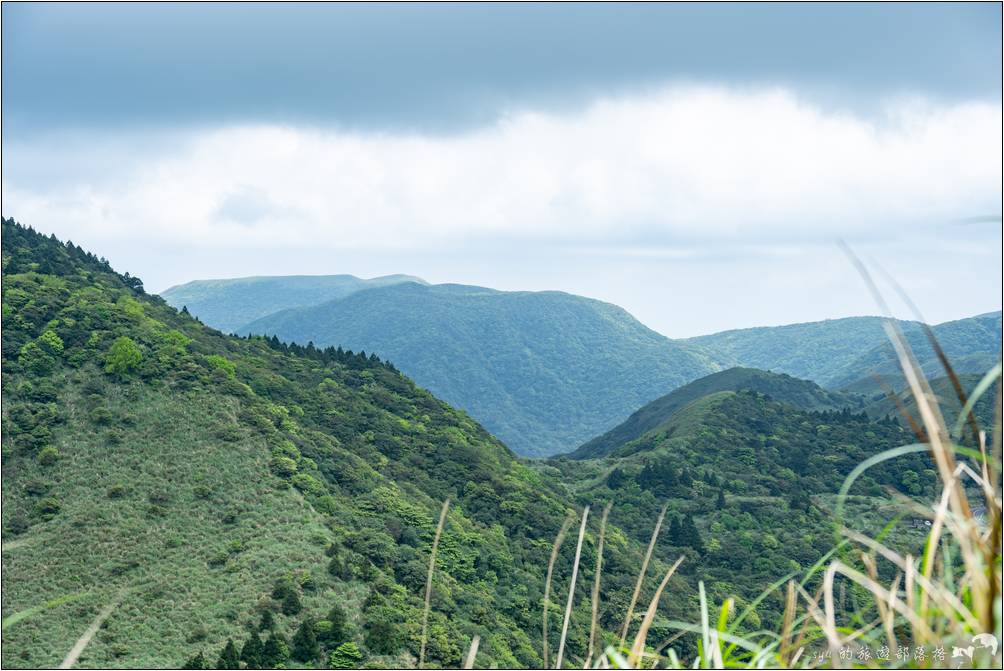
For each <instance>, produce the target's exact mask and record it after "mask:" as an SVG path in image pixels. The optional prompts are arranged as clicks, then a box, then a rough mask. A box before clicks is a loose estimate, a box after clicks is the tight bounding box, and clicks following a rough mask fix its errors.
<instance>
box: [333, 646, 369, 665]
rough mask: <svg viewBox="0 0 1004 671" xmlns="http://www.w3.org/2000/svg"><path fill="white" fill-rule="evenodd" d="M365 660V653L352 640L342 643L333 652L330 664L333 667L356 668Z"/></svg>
mask: <svg viewBox="0 0 1004 671" xmlns="http://www.w3.org/2000/svg"><path fill="white" fill-rule="evenodd" d="M362 661H363V653H361V652H359V646H358V645H356V644H355V643H353V642H352V641H347V642H345V643H342V644H341V645H340V646H338V647H337V648H335V651H334V652H332V653H331V659H329V660H328V665H329V666H331V668H333V669H354V668H356V667H357V666H359V663H360V662H362Z"/></svg>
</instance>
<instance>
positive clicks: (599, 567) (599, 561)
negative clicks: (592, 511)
mask: <svg viewBox="0 0 1004 671" xmlns="http://www.w3.org/2000/svg"><path fill="white" fill-rule="evenodd" d="M611 507H613V502H610V503H608V504H607V505H606V506H605V507H604V508H603V516H602V517H601V518H600V537H599V540H598V541H597V543H596V571H595V573H594V574H593V592H592V603H591V606H592V619H591V620H590V623H589V648H588V651H587V652H586V665H587V666H588V665H589V662H590V661H591V660H592V659H593V651H594V650H595V649H596V626H597V622H598V621H599V619H600V578H601V577H602V576H603V540H604V537H605V536H606V533H607V518H608V517H609V516H610V508H611Z"/></svg>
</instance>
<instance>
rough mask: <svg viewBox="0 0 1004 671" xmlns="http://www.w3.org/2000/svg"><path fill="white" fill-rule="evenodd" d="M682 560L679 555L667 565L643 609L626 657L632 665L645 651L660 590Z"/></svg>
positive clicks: (660, 593) (637, 661)
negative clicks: (643, 612)
mask: <svg viewBox="0 0 1004 671" xmlns="http://www.w3.org/2000/svg"><path fill="white" fill-rule="evenodd" d="M682 562H683V557H682V556H681V557H680V558H679V559H677V560H676V561H675V562H674V563H673V565H672V566H670V567H669V570H668V571H666V575H665V577H664V578H663V579H662V582H661V583H659V587H658V588H657V589H656V590H655V595H654V596H652V600H651V601H650V602H649V604H648V610H646V611H645V617H644V618H643V619H642V621H641V626H639V627H638V633H637V634H636V635H635V637H634V645H632V646H631V656H630V657H629V658H628V661H629V662H631V663H632V664H633V665H638V664H640V663H641V659H642V653H644V652H645V639H646V638H648V630H649V628H650V627H651V626H652V621H653V620H655V612H656V610H657V609H658V608H659V598H660V597H661V596H662V591H663V590H664V589H666V585H667V584H669V579H670V578H672V577H673V574H674V573H676V569H677V567H679V566H680V564H681V563H682Z"/></svg>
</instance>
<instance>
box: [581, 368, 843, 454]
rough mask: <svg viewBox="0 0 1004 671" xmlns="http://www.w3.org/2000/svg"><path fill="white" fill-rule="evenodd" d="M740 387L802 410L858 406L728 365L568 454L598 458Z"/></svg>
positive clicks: (804, 384) (812, 387)
mask: <svg viewBox="0 0 1004 671" xmlns="http://www.w3.org/2000/svg"><path fill="white" fill-rule="evenodd" d="M742 390H748V391H756V392H759V393H761V394H765V395H767V396H769V397H770V398H772V399H773V400H776V401H780V402H782V403H787V404H788V405H791V406H794V407H796V408H799V409H802V410H835V409H841V408H845V407H860V406H861V405H862V401H861V399H860V398H858V397H856V396H854V395H851V394H841V393H838V392H831V391H826V390H825V389H822V388H820V387H819V385H817V384H815V383H813V382H809V381H808V380H799V379H797V378H793V377H791V376H789V375H784V374H777V373H769V372H767V371H762V370H757V369H755V368H730V369H728V370H724V371H721V372H718V373H712V374H711V375H708V376H706V377H702V378H700V379H698V380H694V381H693V382H690V383H688V384H686V385H684V386H682V387H680V388H679V389H676V390H675V391H672V392H670V393H668V394H666V395H665V396H662V397H660V398H657V399H656V400H654V401H652V402H651V403H649V404H647V405H645V406H643V407H642V408H641V409H639V410H637V411H636V412H634V413H633V414H632V415H631V416H630V417H628V418H627V420H626V421H624V422H623V423H622V424H619V425H617V426H615V427H614V428H613V429H611V430H610V431H607V432H606V433H604V434H603V435H601V436H597V437H596V438H593V439H592V440H590V441H589V442H587V443H585V444H583V445H582V446H580V447H579V448H578V449H576V450H575V451H574V452H573V453H572V454H571V455H570V456H571V457H573V458H576V459H587V458H591V457H602V456H604V455H606V454H608V453H609V452H610V451H612V450H613V449H615V448H617V447H620V446H621V445H624V444H626V443H629V442H630V441H632V440H634V439H636V438H639V437H641V436H642V435H643V434H645V433H647V432H649V431H651V430H652V429H655V428H656V427H658V426H660V425H661V424H663V423H664V422H666V421H667V420H669V419H670V417H672V416H673V414H674V413H676V412H677V411H678V410H680V409H681V408H683V407H684V406H686V405H687V404H688V403H691V402H693V401H695V400H697V399H699V398H701V397H704V396H707V395H708V394H712V393H714V392H719V391H742Z"/></svg>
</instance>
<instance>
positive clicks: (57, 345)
mask: <svg viewBox="0 0 1004 671" xmlns="http://www.w3.org/2000/svg"><path fill="white" fill-rule="evenodd" d="M38 344H39V346H41V347H42V349H44V350H45V351H46V352H48V353H49V354H51V355H53V356H55V357H61V356H63V339H62V338H60V337H59V336H58V335H56V334H55V333H54V332H52V331H46V332H45V333H43V334H42V335H40V336H38Z"/></svg>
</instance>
